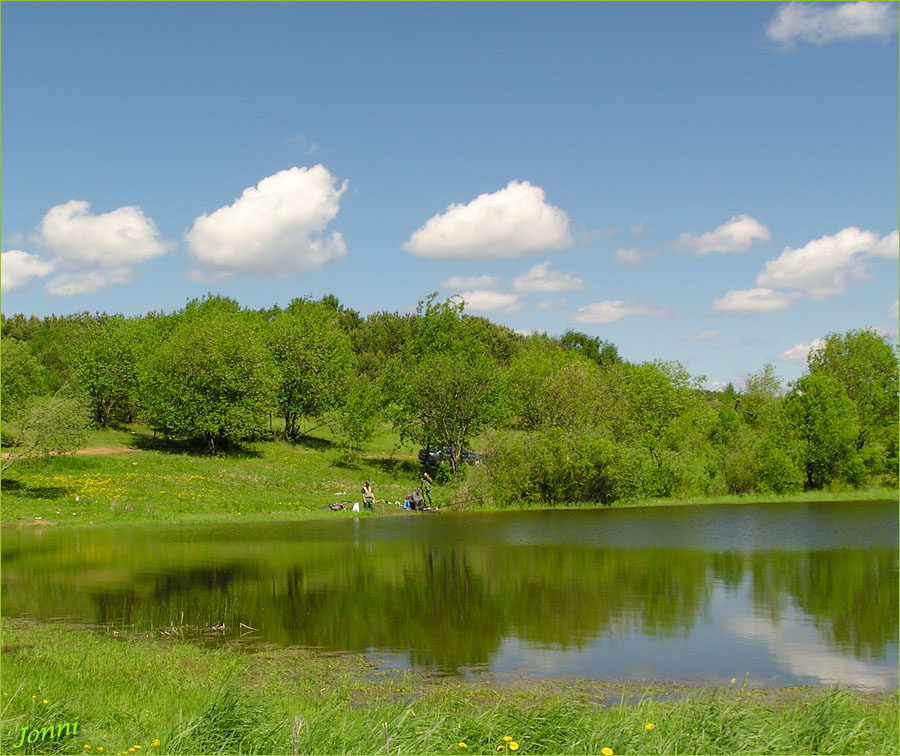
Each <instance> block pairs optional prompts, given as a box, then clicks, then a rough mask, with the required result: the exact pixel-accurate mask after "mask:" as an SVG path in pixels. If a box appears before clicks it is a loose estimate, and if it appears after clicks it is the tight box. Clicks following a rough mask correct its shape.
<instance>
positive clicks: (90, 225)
mask: <svg viewBox="0 0 900 756" xmlns="http://www.w3.org/2000/svg"><path fill="white" fill-rule="evenodd" d="M90 207H91V206H90V204H89V203H87V202H84V201H81V200H70V201H69V202H66V203H65V204H64V205H57V206H56V207H53V208H51V209H50V210H49V211H48V213H47V214H46V215H45V216H44V219H43V220H42V221H41V224H40V226H39V227H38V233H37V235H36V237H35V239H34V241H35V242H36V243H37V244H39V245H40V246H41V247H42V248H43V249H45V250H46V251H47V252H48V253H49V254H51V255H52V256H53V257H54V258H55V259H56V260H57V261H58V262H60V263H61V264H64V265H71V266H72V267H75V268H82V267H85V266H95V267H99V268H120V267H123V266H126V265H134V264H136V263H141V262H146V261H147V260H150V259H152V258H154V257H159V256H160V255H164V254H165V253H166V252H168V251H169V250H170V249H172V247H173V246H174V245H173V244H172V243H171V242H166V241H163V240H162V239H161V238H160V236H159V231H157V229H156V224H155V223H154V222H153V220H152V219H150V218H148V217H147V216H146V215H144V213H143V212H142V211H141V209H140V208H139V207H120V208H118V209H117V210H113V211H112V212H109V213H103V214H101V215H93V214H91V213H90Z"/></svg>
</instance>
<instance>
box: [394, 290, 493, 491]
mask: <svg viewBox="0 0 900 756" xmlns="http://www.w3.org/2000/svg"><path fill="white" fill-rule="evenodd" d="M434 300H435V295H431V296H430V297H428V298H427V299H426V300H423V301H422V302H420V303H419V309H418V315H419V318H418V320H417V321H416V328H415V332H414V335H413V336H412V338H411V339H410V341H409V342H408V344H407V347H406V349H405V350H404V352H403V353H402V354H401V355H400V357H399V358H395V359H394V361H393V362H392V363H391V365H390V368H389V371H388V374H387V375H386V377H385V380H384V389H385V393H386V395H387V397H388V399H389V401H390V416H391V419H392V420H393V424H394V428H395V429H396V430H397V432H398V433H399V434H400V437H401V438H403V439H408V440H410V441H415V442H417V443H419V444H421V445H422V446H432V445H440V446H446V447H449V449H450V468H451V472H452V473H453V474H456V471H457V467H458V461H459V454H460V452H461V451H462V449H463V448H465V446H466V445H467V444H468V442H469V440H470V439H471V438H472V437H473V436H475V435H477V434H478V433H480V432H481V431H482V430H483V429H484V428H486V427H487V426H488V425H489V424H490V423H492V422H493V421H494V420H495V419H496V418H497V417H498V416H499V414H500V411H501V394H502V389H501V377H500V371H499V369H498V367H497V365H496V363H495V362H494V360H493V359H492V358H491V356H490V355H489V354H488V353H487V352H486V350H485V348H484V346H483V345H481V344H480V343H479V342H478V341H477V340H475V339H474V338H472V336H471V334H466V331H465V329H464V327H463V326H462V324H461V316H462V310H463V305H462V303H460V302H455V301H449V302H442V303H435V301H434Z"/></svg>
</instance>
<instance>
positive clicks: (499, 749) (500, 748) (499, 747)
mask: <svg viewBox="0 0 900 756" xmlns="http://www.w3.org/2000/svg"><path fill="white" fill-rule="evenodd" d="M504 748H506V746H502V745H501V746H497V750H498V751H502V750H503V749H504Z"/></svg>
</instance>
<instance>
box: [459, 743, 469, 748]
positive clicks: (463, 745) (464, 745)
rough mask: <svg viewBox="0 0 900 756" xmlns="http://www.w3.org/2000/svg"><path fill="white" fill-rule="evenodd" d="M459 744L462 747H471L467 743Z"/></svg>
mask: <svg viewBox="0 0 900 756" xmlns="http://www.w3.org/2000/svg"><path fill="white" fill-rule="evenodd" d="M458 745H459V747H460V748H468V747H469V746H467V745H466V744H465V743H458Z"/></svg>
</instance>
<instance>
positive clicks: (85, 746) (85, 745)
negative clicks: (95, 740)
mask: <svg viewBox="0 0 900 756" xmlns="http://www.w3.org/2000/svg"><path fill="white" fill-rule="evenodd" d="M82 748H84V750H87V749H88V748H90V746H89V745H87V743H85V744H84V745H83V746H82Z"/></svg>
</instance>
